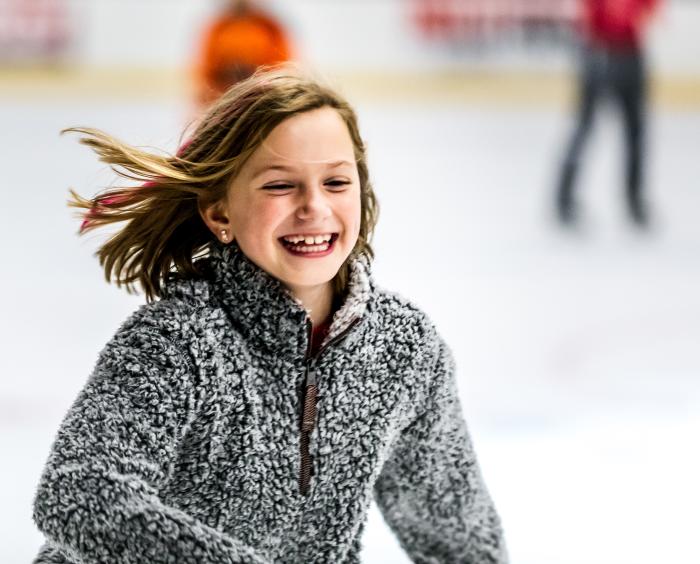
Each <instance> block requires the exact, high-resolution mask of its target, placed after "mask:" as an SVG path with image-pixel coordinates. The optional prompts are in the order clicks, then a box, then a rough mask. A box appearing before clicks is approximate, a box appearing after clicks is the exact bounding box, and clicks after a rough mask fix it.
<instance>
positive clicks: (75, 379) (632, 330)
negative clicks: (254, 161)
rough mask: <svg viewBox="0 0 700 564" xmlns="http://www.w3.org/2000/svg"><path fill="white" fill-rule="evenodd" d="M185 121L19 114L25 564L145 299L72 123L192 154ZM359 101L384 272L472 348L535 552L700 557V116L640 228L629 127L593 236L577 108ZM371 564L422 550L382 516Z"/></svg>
mask: <svg viewBox="0 0 700 564" xmlns="http://www.w3.org/2000/svg"><path fill="white" fill-rule="evenodd" d="M185 114H186V110H185V108H184V107H183V106H182V105H181V104H179V103H177V102H172V101H171V102H165V103H156V102H132V103H130V104H123V103H120V104H119V105H117V104H116V103H110V102H107V101H102V102H98V101H95V102H85V101H74V102H68V101H56V102H53V103H48V102H45V103H37V102H35V101H32V102H21V101H14V102H12V101H9V102H8V101H3V103H2V105H0V123H2V127H3V132H2V151H0V154H1V155H2V157H1V158H2V194H3V198H2V200H3V203H2V211H1V214H2V216H1V218H2V221H0V230H1V231H0V233H1V239H2V251H3V252H2V256H3V259H4V260H3V276H2V285H3V287H2V292H0V300H1V302H0V307H1V311H2V316H1V319H2V321H1V322H0V342H2V347H3V352H2V355H0V373H1V374H2V376H3V377H2V379H1V380H0V452H2V453H3V463H2V465H0V498H1V502H0V530H2V531H4V534H3V542H2V543H0V562H2V563H3V564H4V563H7V564H15V563H17V564H19V563H27V562H30V561H31V559H32V557H33V556H34V554H35V553H36V550H37V548H38V546H39V544H40V543H41V540H42V536H41V534H40V533H39V532H38V531H37V530H36V529H35V527H34V525H33V523H32V521H31V504H32V497H33V493H34V488H35V486H36V484H37V482H38V479H39V475H40V472H41V470H42V466H43V464H44V462H45V459H46V457H47V455H48V452H49V448H50V446H51V442H52V440H53V437H54V434H55V432H56V430H57V428H58V425H59V424H60V422H61V419H62V417H63V415H64V413H65V412H66V410H67V409H68V407H69V406H70V404H71V402H72V401H73V399H74V397H75V395H76V394H77V393H78V391H79V390H80V388H81V387H82V385H83V383H84V382H85V380H86V378H87V376H88V375H89V373H90V371H91V369H92V366H93V364H94V362H95V360H96V358H97V354H98V352H99V350H100V349H101V348H102V346H103V345H104V344H105V342H106V341H107V340H108V339H109V338H110V336H111V335H112V334H113V333H114V331H115V330H116V329H117V327H118V325H119V324H120V323H121V322H122V321H123V320H124V319H125V318H126V316H127V315H128V314H129V313H130V312H131V311H132V310H133V309H135V308H136V307H137V305H139V304H140V303H141V302H142V298H140V297H138V296H128V295H126V294H125V293H123V292H122V291H120V290H117V289H116V288H114V287H112V286H108V285H107V284H106V283H105V282H104V281H103V280H102V273H101V271H100V268H99V266H98V264H97V261H96V259H95V258H94V257H93V256H92V253H93V252H94V251H95V250H96V248H97V244H98V242H99V240H100V239H99V235H97V236H90V237H88V238H87V239H85V240H81V239H79V238H78V237H76V235H75V233H76V231H77V228H78V225H79V222H78V220H76V219H74V218H73V217H72V216H71V214H72V212H71V211H70V210H68V209H67V208H66V207H65V200H66V197H67V188H68V187H69V186H72V187H74V188H76V189H77V190H78V192H79V193H81V194H83V195H92V194H93V193H94V192H95V191H96V190H97V189H98V188H100V187H101V186H104V185H105V184H107V183H109V182H111V181H112V180H113V177H112V176H111V175H110V174H109V172H108V171H106V170H105V169H104V167H103V166H102V165H100V164H99V163H97V161H96V159H95V158H94V156H93V155H92V154H91V153H90V151H89V150H88V149H86V148H84V147H81V146H79V145H78V144H77V143H76V139H74V138H68V137H59V135H58V131H59V130H60V129H61V128H63V127H66V126H70V125H88V126H94V127H99V128H102V129H105V130H106V131H108V132H110V133H112V134H115V135H117V136H120V137H122V138H123V139H125V140H127V141H130V142H132V143H135V144H140V145H156V146H161V147H164V148H166V149H169V150H174V149H175V148H176V146H177V142H178V136H179V132H180V129H181V125H182V122H183V119H184V116H185ZM359 114H360V119H361V126H362V129H363V132H364V136H365V138H366V141H367V144H368V146H369V157H370V163H369V164H370V171H371V173H372V177H373V180H374V185H375V189H376V192H377V194H378V197H379V200H380V203H381V206H382V213H381V218H380V222H379V227H378V231H377V234H376V238H375V243H376V244H375V249H376V254H377V259H376V263H375V273H376V277H377V279H378V280H379V282H380V283H381V284H382V285H384V286H386V287H388V288H391V289H394V290H397V291H399V292H401V293H402V294H404V295H406V296H408V297H410V298H412V299H413V300H414V301H416V302H417V303H418V304H419V305H420V306H422V307H423V308H424V309H425V310H427V311H428V313H429V314H430V315H431V316H432V318H433V319H434V321H435V322H436V324H437V326H438V329H439V330H440V332H441V333H442V334H443V335H444V336H445V338H446V339H447V341H448V343H449V344H450V345H451V346H452V348H453V350H454V352H455V357H456V360H457V366H458V370H459V385H460V394H461V397H462V405H463V408H464V413H465V417H466V419H467V422H468V424H469V426H470V429H471V432H472V435H473V438H474V441H475V444H476V447H477V452H478V455H479V457H480V462H481V465H482V469H483V472H484V475H485V478H486V482H487V484H488V486H489V489H490V491H491V494H492V496H493V498H494V499H495V502H496V504H497V507H498V509H499V511H500V513H501V516H502V519H503V523H504V527H505V530H506V534H507V541H508V545H509V550H510V553H511V559H512V562H513V563H514V564H591V563H595V564H652V563H654V564H657V563H659V562H669V563H670V562H673V563H674V564H697V563H698V562H700V547H698V543H697V528H698V522H699V520H698V513H699V512H700V509H699V508H700V487H698V485H697V477H698V476H700V451H699V449H698V443H699V437H700V261H699V260H698V253H699V251H700V186H699V185H698V179H700V159H699V158H698V146H699V141H700V139H699V138H700V111H698V110H695V111H693V110H688V109H685V110H683V109H673V108H665V109H658V110H657V111H655V113H654V114H653V116H652V119H651V124H650V125H651V127H650V131H649V138H650V142H649V148H650V151H649V162H648V164H649V170H648V172H649V174H648V186H649V199H650V201H651V202H652V204H653V212H654V219H655V225H654V229H653V230H652V231H651V232H649V233H639V232H638V231H637V230H635V229H633V228H632V227H631V226H630V225H629V224H628V223H627V221H626V216H625V213H624V208H623V205H622V197H621V196H622V186H621V174H622V166H621V160H620V158H619V157H620V151H621V150H622V147H621V139H622V138H621V134H620V132H619V128H618V127H617V126H618V123H617V122H616V121H615V119H614V118H615V116H611V115H607V114H605V115H603V116H601V118H602V119H601V120H600V121H599V123H598V125H599V127H598V128H597V129H596V131H595V133H594V136H593V138H592V139H591V141H592V143H591V144H590V145H589V147H588V152H587V154H586V157H587V159H586V163H585V164H586V166H585V167H584V174H583V176H582V178H581V185H580V187H581V189H582V190H581V201H582V204H583V205H584V212H585V220H586V221H585V222H584V225H583V226H582V229H581V230H580V231H578V232H573V233H572V232H562V231H561V230H558V229H557V228H556V225H554V224H553V222H552V220H551V216H552V214H551V210H550V204H551V202H550V199H551V195H552V188H553V183H554V180H555V177H556V168H557V164H558V159H559V156H560V154H561V152H562V150H563V145H564V143H565V140H566V136H567V134H568V130H569V125H570V122H569V118H568V116H567V115H566V113H565V110H564V109H561V108H551V109H547V108H544V107H536V108H533V107H529V108H528V107H517V106H512V107H500V106H499V107H496V106H494V107H488V108H484V107H474V106H470V105H468V104H453V105H444V104H439V103H432V104H431V103H425V104H421V105H417V104H412V105H411V104H404V105H402V104H392V105H389V104H378V103H371V102H364V103H362V104H361V105H360V107H359ZM606 118H610V119H606ZM363 558H364V560H363V561H364V562H366V563H368V564H374V563H376V564H379V563H381V564H400V563H406V562H408V559H407V558H406V556H405V555H404V553H403V552H402V550H401V548H400V547H399V546H398V543H397V542H396V541H395V540H394V538H393V536H392V534H391V532H390V531H389V529H388V528H387V527H386V525H385V524H384V522H383V520H382V518H381V515H380V514H379V513H378V511H377V510H376V508H374V506H373V507H372V510H371V512H370V515H369V520H368V523H367V526H366V532H365V535H364V554H363Z"/></svg>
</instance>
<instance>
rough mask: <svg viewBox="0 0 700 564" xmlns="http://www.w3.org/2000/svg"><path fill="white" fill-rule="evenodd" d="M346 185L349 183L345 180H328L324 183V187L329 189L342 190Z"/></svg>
mask: <svg viewBox="0 0 700 564" xmlns="http://www.w3.org/2000/svg"><path fill="white" fill-rule="evenodd" d="M348 184H350V182H348V181H347V180H329V181H328V182H326V186H330V187H331V188H342V187H344V186H347V185H348Z"/></svg>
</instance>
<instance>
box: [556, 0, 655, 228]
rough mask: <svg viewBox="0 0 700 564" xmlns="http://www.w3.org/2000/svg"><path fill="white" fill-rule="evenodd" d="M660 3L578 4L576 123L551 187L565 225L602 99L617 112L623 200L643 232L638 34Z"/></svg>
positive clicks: (572, 213) (588, 0)
mask: <svg viewBox="0 0 700 564" xmlns="http://www.w3.org/2000/svg"><path fill="white" fill-rule="evenodd" d="M659 2H660V0H581V7H582V18H581V22H582V26H581V32H582V36H583V42H582V43H583V44H582V46H581V47H582V49H581V52H582V58H581V69H580V94H579V107H578V124H577V126H576V128H575V130H574V132H573V135H572V138H571V141H570V143H569V147H568V150H567V153H566V157H565V159H564V162H563V165H562V168H561V173H560V177H559V183H558V186H557V196H556V203H557V214H558V218H559V220H560V221H561V222H562V223H563V224H565V225H572V224H575V223H576V221H577V220H578V218H579V213H578V209H577V206H576V202H575V198H574V184H575V180H576V176H577V173H578V170H579V162H580V157H581V152H582V149H583V145H584V143H585V141H586V139H587V137H588V134H589V133H590V130H591V125H592V123H593V115H594V113H595V110H596V108H597V107H598V106H599V103H600V102H601V100H602V99H603V97H604V96H605V95H610V96H611V97H612V99H613V101H614V102H615V105H616V106H617V108H618V109H619V110H620V112H621V114H622V117H623V120H624V127H625V142H626V147H627V151H626V201H627V207H628V211H629V214H630V218H631V219H632V221H633V222H634V223H635V224H636V225H638V226H640V227H645V226H647V225H648V223H649V212H648V209H647V206H646V204H645V201H644V198H643V196H642V177H643V157H644V153H643V151H644V129H645V127H644V123H645V113H646V96H647V92H646V89H647V87H646V82H647V76H646V70H645V65H644V56H643V33H644V30H645V27H646V24H647V21H648V19H649V16H651V14H652V13H653V12H654V10H655V9H657V8H658V4H659Z"/></svg>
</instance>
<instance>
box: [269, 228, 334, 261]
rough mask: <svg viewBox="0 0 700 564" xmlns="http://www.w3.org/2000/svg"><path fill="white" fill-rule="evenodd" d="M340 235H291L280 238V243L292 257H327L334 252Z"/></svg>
mask: <svg viewBox="0 0 700 564" xmlns="http://www.w3.org/2000/svg"><path fill="white" fill-rule="evenodd" d="M338 237H339V235H338V233H326V234H324V235H304V234H299V235H289V236H286V237H280V238H279V242H280V243H281V244H282V246H283V247H284V248H285V249H286V250H287V251H288V252H289V253H290V254H292V255H294V256H298V257H306V258H318V257H325V256H326V255H329V254H331V253H332V252H333V249H334V248H335V242H336V241H337V240H338Z"/></svg>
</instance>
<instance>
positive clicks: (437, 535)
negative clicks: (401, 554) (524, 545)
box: [374, 341, 508, 564]
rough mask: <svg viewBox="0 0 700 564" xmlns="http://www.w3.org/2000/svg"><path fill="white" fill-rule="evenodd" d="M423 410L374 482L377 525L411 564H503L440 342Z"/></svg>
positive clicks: (494, 518)
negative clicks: (382, 522) (378, 514)
mask: <svg viewBox="0 0 700 564" xmlns="http://www.w3.org/2000/svg"><path fill="white" fill-rule="evenodd" d="M432 377H433V385H432V386H431V392H430V395H429V397H427V398H426V403H425V409H424V410H423V411H421V412H419V414H418V416H417V417H416V419H414V420H413V421H412V422H411V423H409V424H408V426H407V427H405V428H404V429H403V430H402V432H401V434H400V435H399V436H398V438H397V440H396V442H395V446H394V448H393V450H392V453H391V455H390V456H389V458H388V459H387V461H386V462H385V464H384V466H383V468H382V471H381V474H380V476H379V478H378V480H377V482H376V483H375V487H374V494H375V500H376V502H377V505H378V507H379V509H380V511H381V512H382V514H383V516H384V519H385V521H386V522H387V524H388V525H389V527H391V529H392V530H393V531H394V533H395V534H396V536H397V538H398V540H399V542H400V544H401V546H402V547H403V549H404V550H405V551H406V553H407V554H408V556H409V557H410V558H411V560H412V561H413V562H416V563H417V564H448V563H449V564H486V563H489V564H496V563H498V564H504V563H506V562H507V561H508V556H507V552H506V547H505V542H504V539H503V532H502V529H501V524H500V520H499V517H498V515H497V513H496V510H495V508H494V505H493V503H492V501H491V498H490V496H489V493H488V491H487V490H486V487H485V485H484V483H483V480H482V477H481V472H480V470H479V466H478V464H477V460H476V457H475V454H474V449H473V446H472V441H471V438H470V436H469V433H468V431H467V426H466V423H465V421H464V418H463V416H462V410H461V405H460V401H459V396H458V394H457V385H456V382H455V373H454V361H453V359H452V355H451V353H450V351H449V349H448V348H447V346H446V345H445V343H444V342H442V341H440V343H439V356H438V360H437V362H436V364H435V367H434V370H433V373H432Z"/></svg>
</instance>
